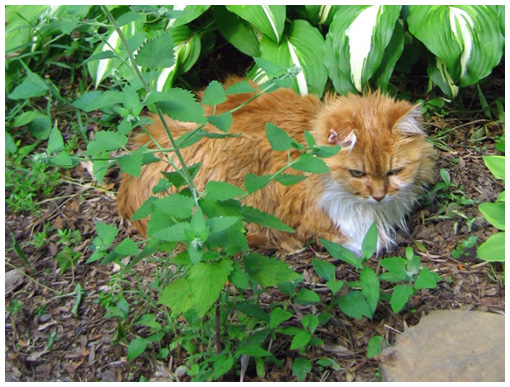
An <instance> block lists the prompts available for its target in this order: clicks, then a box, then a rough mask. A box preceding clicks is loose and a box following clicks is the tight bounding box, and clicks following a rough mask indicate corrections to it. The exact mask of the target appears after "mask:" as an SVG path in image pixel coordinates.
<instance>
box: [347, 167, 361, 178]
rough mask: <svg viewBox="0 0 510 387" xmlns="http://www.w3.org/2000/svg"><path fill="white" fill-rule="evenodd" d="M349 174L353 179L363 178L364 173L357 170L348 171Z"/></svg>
mask: <svg viewBox="0 0 510 387" xmlns="http://www.w3.org/2000/svg"><path fill="white" fill-rule="evenodd" d="M349 172H350V173H351V175H352V176H353V177H363V176H365V172H363V171H358V170H357V169H349Z"/></svg>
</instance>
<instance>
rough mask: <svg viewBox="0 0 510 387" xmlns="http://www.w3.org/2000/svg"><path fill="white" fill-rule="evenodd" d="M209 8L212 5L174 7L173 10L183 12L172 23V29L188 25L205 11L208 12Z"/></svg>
mask: <svg viewBox="0 0 510 387" xmlns="http://www.w3.org/2000/svg"><path fill="white" fill-rule="evenodd" d="M209 7H210V5H194V4H190V5H174V6H173V10H175V11H181V12H180V14H179V16H177V17H176V18H175V20H173V21H171V22H170V23H171V25H172V27H178V26H182V25H184V24H188V23H189V22H191V21H193V20H195V19H196V18H198V17H199V16H200V15H202V14H203V13H204V12H205V11H207V10H208V9H209Z"/></svg>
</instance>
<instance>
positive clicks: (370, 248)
mask: <svg viewBox="0 0 510 387" xmlns="http://www.w3.org/2000/svg"><path fill="white" fill-rule="evenodd" d="M376 248H377V225H376V224H375V222H374V223H372V225H371V226H370V228H369V229H368V231H367V233H366V235H365V238H363V242H362V244H361V251H362V252H363V256H364V257H365V259H369V258H370V257H371V256H372V255H374V253H375V250H376Z"/></svg>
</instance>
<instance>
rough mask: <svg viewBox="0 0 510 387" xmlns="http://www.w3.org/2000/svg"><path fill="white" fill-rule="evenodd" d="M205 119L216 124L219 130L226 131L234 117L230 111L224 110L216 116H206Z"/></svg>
mask: <svg viewBox="0 0 510 387" xmlns="http://www.w3.org/2000/svg"><path fill="white" fill-rule="evenodd" d="M207 121H208V122H209V123H210V124H213V125H214V126H216V127H217V128H218V129H219V130H221V131H223V132H225V133H226V132H228V130H229V129H230V127H231V126H232V122H234V119H233V118H232V113H230V112H225V113H221V114H219V115H217V116H208V117H207Z"/></svg>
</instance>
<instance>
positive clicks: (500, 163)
mask: <svg viewBox="0 0 510 387" xmlns="http://www.w3.org/2000/svg"><path fill="white" fill-rule="evenodd" d="M482 158H483V162H484V163H485V165H486V166H487V168H489V170H490V171H491V172H492V174H493V175H494V176H495V177H496V178H497V179H502V180H505V156H482Z"/></svg>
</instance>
